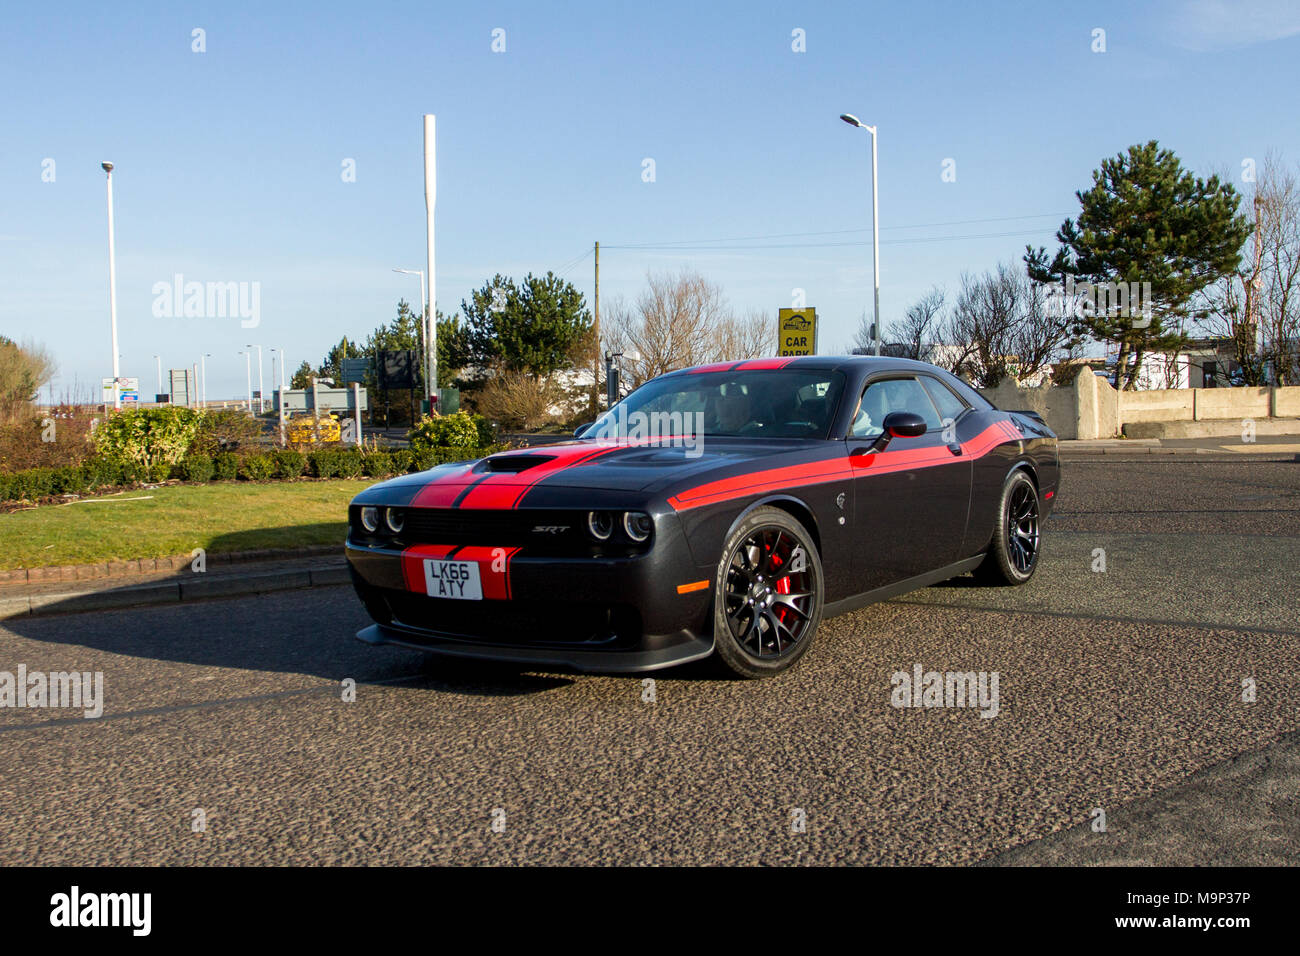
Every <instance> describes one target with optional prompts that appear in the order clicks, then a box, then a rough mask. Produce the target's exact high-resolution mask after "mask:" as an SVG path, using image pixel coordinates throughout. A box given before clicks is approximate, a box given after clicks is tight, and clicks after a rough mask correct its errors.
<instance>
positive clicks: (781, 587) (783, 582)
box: [772, 554, 790, 624]
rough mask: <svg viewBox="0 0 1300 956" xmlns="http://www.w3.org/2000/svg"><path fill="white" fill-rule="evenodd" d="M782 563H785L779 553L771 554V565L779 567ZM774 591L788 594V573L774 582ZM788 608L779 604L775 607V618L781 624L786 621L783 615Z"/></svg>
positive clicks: (787, 611)
mask: <svg viewBox="0 0 1300 956" xmlns="http://www.w3.org/2000/svg"><path fill="white" fill-rule="evenodd" d="M784 563H785V562H784V561H782V560H781V557H780V555H776V554H774V555H772V566H773V567H777V568H779V567H780V566H781V565H783V564H784ZM776 593H777V594H789V593H790V575H788V574H787V575H784V576H783V577H781V578H780V579H779V580H778V581H777V582H776ZM789 610H790V609H789V608H787V607H786V606H785V605H780V606H779V607H777V608H776V616H777V620H779V621H780V622H781V623H782V624H785V623H786V619H785V617H786V614H788V613H789Z"/></svg>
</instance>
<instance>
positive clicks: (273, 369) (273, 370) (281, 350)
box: [271, 349, 287, 401]
mask: <svg viewBox="0 0 1300 956" xmlns="http://www.w3.org/2000/svg"><path fill="white" fill-rule="evenodd" d="M271 352H272V354H274V353H276V352H279V353H280V391H282V392H283V391H284V364H285V362H286V361H287V359H286V358H285V356H284V349H271ZM272 363H273V364H272V366H271V379H272V381H274V380H275V366H274V359H272ZM280 400H281V401H283V400H284V398H283V396H281V399H280Z"/></svg>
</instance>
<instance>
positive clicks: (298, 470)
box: [271, 449, 307, 478]
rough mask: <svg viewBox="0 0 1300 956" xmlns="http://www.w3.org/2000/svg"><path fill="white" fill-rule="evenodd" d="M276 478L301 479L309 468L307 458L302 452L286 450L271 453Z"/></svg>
mask: <svg viewBox="0 0 1300 956" xmlns="http://www.w3.org/2000/svg"><path fill="white" fill-rule="evenodd" d="M271 460H272V461H273V462H274V464H275V467H274V470H273V472H272V474H274V475H275V477H276V478H301V477H302V474H303V471H304V470H305V469H306V467H307V456H306V455H304V454H303V453H302V452H300V451H293V450H291V449H284V450H281V451H276V452H272V453H271Z"/></svg>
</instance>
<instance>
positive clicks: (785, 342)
mask: <svg viewBox="0 0 1300 956" xmlns="http://www.w3.org/2000/svg"><path fill="white" fill-rule="evenodd" d="M776 354H777V355H816V354H817V310H816V309H781V310H780V311H779V312H778V313H777V323H776Z"/></svg>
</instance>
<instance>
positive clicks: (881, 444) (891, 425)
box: [853, 412, 925, 455]
mask: <svg viewBox="0 0 1300 956" xmlns="http://www.w3.org/2000/svg"><path fill="white" fill-rule="evenodd" d="M881 427H882V428H883V429H884V430H883V431H882V432H881V433H880V437H879V438H877V439H876V440H875V441H874V442H872V444H871V446H870V447H868V448H862V449H856V450H855V451H854V452H853V454H855V455H870V454H873V453H875V452H878V451H884V450H885V448H886V446H888V445H889V442H890V441H891V440H892V439H894V438H917V437H919V436H921V435H924V434H925V419H924V418H922V417H921V416H920V415H918V414H916V413H915V412H890V413H889V414H888V415H886V416H885V420H884V422H882V423H881Z"/></svg>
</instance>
